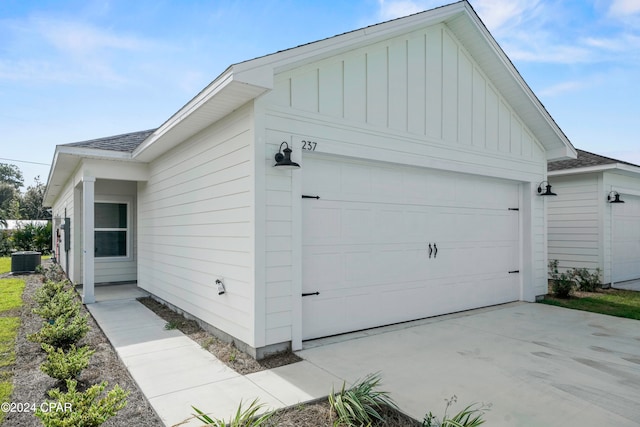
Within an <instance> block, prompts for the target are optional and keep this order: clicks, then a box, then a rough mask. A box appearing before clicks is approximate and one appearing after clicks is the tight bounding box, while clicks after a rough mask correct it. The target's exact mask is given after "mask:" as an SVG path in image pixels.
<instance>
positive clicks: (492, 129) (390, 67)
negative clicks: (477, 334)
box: [256, 25, 546, 344]
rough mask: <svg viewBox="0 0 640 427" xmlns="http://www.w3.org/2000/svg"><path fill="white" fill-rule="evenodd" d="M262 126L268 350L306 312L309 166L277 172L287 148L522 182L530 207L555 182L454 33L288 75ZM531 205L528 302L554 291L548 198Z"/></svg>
mask: <svg viewBox="0 0 640 427" xmlns="http://www.w3.org/2000/svg"><path fill="white" fill-rule="evenodd" d="M256 116H257V117H258V116H259V117H260V122H259V123H260V124H259V125H257V127H256V129H257V130H256V133H258V134H261V135H264V137H265V141H266V142H265V150H266V153H265V156H264V159H265V164H266V165H267V171H266V182H265V191H266V197H265V204H266V229H267V236H266V242H265V245H266V262H265V271H266V272H265V277H266V279H265V286H266V297H267V299H266V307H265V314H266V336H267V344H269V343H276V342H279V341H283V340H285V339H290V336H291V335H290V334H291V333H292V328H296V327H298V325H296V320H295V319H296V316H298V314H297V313H299V310H300V307H299V306H298V305H297V304H298V303H297V302H296V301H299V299H300V298H299V295H298V292H299V290H300V289H299V288H298V287H297V286H299V284H297V283H296V282H298V281H299V280H300V279H299V278H300V277H301V276H300V274H299V268H300V267H299V264H300V260H299V259H298V258H297V257H298V255H296V254H297V253H298V252H299V251H298V248H297V246H299V245H300V241H299V238H300V236H299V234H300V232H301V226H300V220H299V216H300V215H301V212H300V201H299V200H297V198H299V194H300V179H299V178H298V176H299V174H303V173H304V164H302V169H301V170H300V171H293V172H286V173H284V172H282V171H279V170H277V168H275V170H274V168H272V167H271V166H272V165H273V154H274V153H276V152H277V151H278V147H279V144H280V143H281V142H283V141H285V142H287V143H288V144H289V145H290V146H291V148H292V149H293V160H294V161H296V162H299V163H300V162H302V156H301V152H302V150H303V149H305V148H308V146H305V141H307V142H308V141H311V142H313V149H314V150H315V151H318V152H322V153H326V154H333V155H338V156H346V157H353V158H361V159H367V160H373V161H382V162H392V163H398V164H406V165H411V166H417V167H426V168H434V169H442V170H449V171H454V172H461V173H470V174H477V175H483V176H491V177H496V178H503V179H509V180H513V181H517V182H520V183H522V186H523V187H522V188H523V189H526V192H527V194H526V195H523V197H529V194H531V191H535V188H537V184H538V183H539V182H540V181H542V180H543V179H544V177H545V175H546V157H545V152H544V149H543V148H542V145H541V144H540V142H539V141H538V140H537V139H536V138H535V137H534V136H533V133H532V132H531V131H530V129H528V128H527V127H526V126H525V124H524V122H523V120H522V119H521V118H520V117H518V115H517V114H516V113H515V111H514V109H513V108H512V107H511V106H509V105H508V103H507V102H506V100H505V99H504V98H503V97H502V96H501V95H500V94H499V93H498V91H497V89H496V88H495V86H494V85H493V84H492V82H491V80H490V79H489V78H488V77H487V76H486V75H485V74H484V72H483V71H482V70H481V69H480V67H479V66H478V65H477V63H476V62H475V61H474V59H473V58H472V57H471V55H470V54H469V53H468V52H467V51H466V50H465V49H464V47H463V46H462V45H461V44H460V43H459V42H458V41H457V39H456V38H455V36H454V35H452V33H451V32H450V31H449V30H448V29H447V27H446V26H444V25H437V26H433V27H430V28H426V29H424V30H420V31H415V32H413V33H411V34H408V35H405V36H400V37H396V38H393V39H390V40H386V41H383V42H378V43H374V44H372V45H370V46H366V47H361V48H358V49H355V50H352V51H349V52H345V53H342V54H339V55H336V56H334V57H331V58H328V59H323V60H320V61H317V62H314V63H310V64H306V65H304V66H301V67H299V68H294V69H290V70H286V71H282V72H280V73H278V74H276V75H275V76H274V89H273V90H272V91H271V92H269V93H267V94H265V95H264V96H262V97H261V98H260V99H259V101H258V102H256ZM523 194H524V193H523ZM531 205H532V206H531V207H530V209H531V210H530V213H528V214H527V215H529V217H528V222H527V224H528V227H529V228H528V229H527V230H523V235H526V236H527V237H526V238H527V239H528V243H527V244H529V245H530V250H528V252H527V253H528V256H530V258H529V259H527V260H524V261H523V264H524V265H526V266H527V267H526V268H527V269H528V270H529V276H528V278H527V279H526V283H527V286H528V289H527V290H526V292H524V293H523V298H527V299H528V300H531V298H532V294H536V295H540V294H544V293H546V285H545V283H546V225H545V221H544V220H545V218H544V205H543V203H542V200H538V199H536V200H535V201H533V202H532V203H531ZM532 282H533V283H532ZM292 319H293V320H292ZM293 336H294V339H295V336H296V333H295V332H293Z"/></svg>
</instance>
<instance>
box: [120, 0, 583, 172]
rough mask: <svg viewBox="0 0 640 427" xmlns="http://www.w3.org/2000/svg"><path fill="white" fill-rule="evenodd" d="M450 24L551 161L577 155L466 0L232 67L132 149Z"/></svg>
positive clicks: (151, 149) (162, 142)
mask: <svg viewBox="0 0 640 427" xmlns="http://www.w3.org/2000/svg"><path fill="white" fill-rule="evenodd" d="M437 24H445V25H447V27H448V28H449V29H451V31H452V32H453V33H454V34H455V35H456V37H457V38H458V39H459V40H460V42H461V43H462V44H463V45H464V46H465V48H466V49H467V51H468V52H469V53H470V54H471V55H472V56H473V57H474V59H475V60H476V62H477V63H478V64H479V65H480V67H481V68H482V69H483V70H484V71H485V72H486V73H487V75H488V76H490V77H491V80H492V83H493V84H494V85H495V86H496V88H497V89H498V91H499V92H500V93H501V94H502V96H503V97H504V98H505V99H506V100H507V102H508V103H509V104H510V105H511V106H512V107H513V108H514V110H515V111H516V113H517V114H518V115H519V116H520V117H521V118H522V120H523V121H524V122H525V123H526V125H527V126H528V127H529V129H531V131H532V132H533V133H534V134H535V135H536V138H537V139H538V140H539V141H540V142H541V143H542V144H543V145H544V147H545V151H546V154H547V159H548V160H553V159H566V158H575V156H576V153H575V149H574V148H573V146H572V145H571V142H569V139H568V138H567V137H566V135H565V134H564V133H563V132H562V130H561V129H560V128H559V126H558V125H557V124H556V122H555V121H554V120H553V118H552V117H551V115H550V114H549V113H548V111H547V110H546V109H545V107H544V106H543V105H542V103H541V102H540V100H539V99H538V98H537V97H536V95H535V94H534V93H533V91H532V90H531V88H530V87H529V86H528V85H527V84H526V82H525V81H524V79H523V78H522V76H521V75H520V73H519V72H518V71H517V70H516V68H515V67H514V65H513V63H512V62H511V60H510V59H509V58H508V57H507V55H506V54H505V53H504V51H503V50H502V48H501V47H500V46H499V45H498V43H497V42H496V40H495V39H494V38H493V36H492V35H491V34H490V33H489V31H488V30H487V28H486V27H485V25H484V23H482V20H481V19H480V17H479V16H478V15H477V14H476V12H475V11H474V10H473V8H472V7H471V5H470V4H469V2H468V1H467V0H462V1H459V2H457V3H452V4H449V5H445V6H441V7H438V8H435V9H431V10H427V11H424V12H420V13H416V14H413V15H409V16H406V17H403V18H397V19H394V20H391V21H386V22H382V23H380V24H376V25H371V26H368V27H365V28H361V29H358V30H354V31H350V32H347V33H343V34H340V35H337V36H334V37H330V38H326V39H323V40H319V41H315V42H312V43H308V44H304V45H300V46H297V47H295V48H291V49H287V50H282V51H279V52H276V53H272V54H270V55H266V56H262V57H258V58H255V59H251V60H248V61H244V62H240V63H237V64H234V65H231V66H230V67H229V68H227V70H225V72H224V73H222V74H221V75H220V76H219V77H218V78H216V79H215V80H214V81H213V82H212V83H210V84H209V85H208V86H207V87H206V88H204V89H203V90H202V91H201V92H200V93H199V94H198V95H196V97H195V98H193V99H192V100H191V101H189V102H188V103H187V104H186V105H185V106H184V107H182V108H181V109H180V110H179V111H178V112H176V113H175V114H174V115H173V116H172V117H170V118H169V119H168V120H167V121H166V122H165V123H163V124H162V125H161V126H160V127H159V128H158V129H157V130H156V131H155V132H154V133H153V134H151V135H150V136H149V138H147V140H145V141H144V142H143V143H142V144H140V146H139V147H138V148H137V149H136V150H135V151H134V152H133V156H134V157H135V158H137V159H139V160H142V161H151V160H153V159H154V158H156V157H157V156H159V155H161V154H162V153H164V152H165V151H167V150H169V149H171V148H172V147H174V146H176V145H178V144H179V143H180V142H182V141H184V140H185V139H186V138H188V137H190V136H192V135H195V134H196V133H197V132H199V131H201V130H202V129H204V128H205V127H207V126H209V125H211V124H212V123H214V122H215V121H216V120H218V119H220V118H222V117H224V116H225V115H227V114H229V113H230V112H231V111H233V110H235V109H237V108H239V107H240V106H242V105H243V104H245V103H246V102H248V101H250V100H251V99H253V98H256V97H258V96H259V95H261V94H262V93H264V92H266V91H268V90H270V89H271V88H272V87H273V81H274V76H275V75H276V74H278V73H280V72H283V71H287V70H290V69H293V68H296V67H300V66H303V65H306V64H309V63H312V62H315V61H319V60H322V59H326V58H328V57H331V56H335V55H338V54H341V53H344V52H347V51H349V50H353V49H357V48H360V47H363V46H367V45H370V44H373V43H376V42H378V41H381V40H384V39H387V38H392V37H395V36H399V35H401V34H407V33H410V32H412V31H415V30H417V29H420V28H425V27H427V26H432V25H437Z"/></svg>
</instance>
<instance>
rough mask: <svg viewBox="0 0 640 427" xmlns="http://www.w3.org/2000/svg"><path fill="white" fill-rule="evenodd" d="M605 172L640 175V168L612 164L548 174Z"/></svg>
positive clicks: (549, 174)
mask: <svg viewBox="0 0 640 427" xmlns="http://www.w3.org/2000/svg"><path fill="white" fill-rule="evenodd" d="M604 171H621V172H626V173H627V174H632V175H640V166H632V165H627V164H624V163H610V164H607V165H598V166H588V167H584V168H573V169H562V170H557V171H551V172H548V173H547V175H548V176H565V175H577V174H582V173H593V172H604Z"/></svg>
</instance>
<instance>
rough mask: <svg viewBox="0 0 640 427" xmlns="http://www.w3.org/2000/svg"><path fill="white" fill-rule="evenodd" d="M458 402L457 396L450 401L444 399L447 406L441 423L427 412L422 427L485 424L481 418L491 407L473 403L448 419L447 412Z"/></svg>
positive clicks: (469, 426) (457, 426) (460, 426)
mask: <svg viewBox="0 0 640 427" xmlns="http://www.w3.org/2000/svg"><path fill="white" fill-rule="evenodd" d="M457 401H458V398H457V396H455V395H453V396H452V397H451V399H445V402H447V406H446V408H445V410H444V415H443V416H442V421H440V420H439V419H438V417H436V416H435V415H433V414H432V413H431V412H429V413H428V414H427V415H425V416H424V420H423V421H422V427H477V426H480V425H482V424H484V423H485V420H484V419H483V418H482V417H483V416H484V414H485V412H487V411H488V410H489V409H490V408H491V405H488V404H484V403H483V404H479V403H473V404H471V405H469V406H467V407H466V408H464V409H463V410H462V411H460V412H458V413H457V414H455V415H454V416H452V417H449V415H448V411H449V408H450V407H451V406H453V404H454V403H456V402H457Z"/></svg>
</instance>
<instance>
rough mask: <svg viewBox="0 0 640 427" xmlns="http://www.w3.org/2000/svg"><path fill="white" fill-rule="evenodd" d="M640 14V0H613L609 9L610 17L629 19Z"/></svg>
mask: <svg viewBox="0 0 640 427" xmlns="http://www.w3.org/2000/svg"><path fill="white" fill-rule="evenodd" d="M638 12H640V0H613V1H612V2H611V7H609V15H611V16H614V17H627V16H628V15H634V14H636V13H638Z"/></svg>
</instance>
